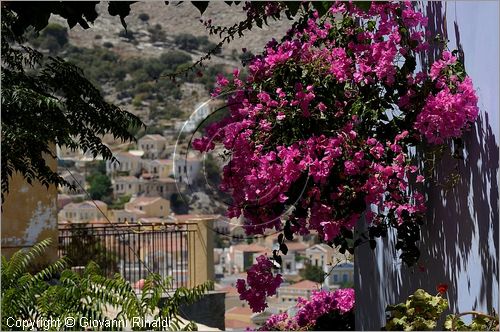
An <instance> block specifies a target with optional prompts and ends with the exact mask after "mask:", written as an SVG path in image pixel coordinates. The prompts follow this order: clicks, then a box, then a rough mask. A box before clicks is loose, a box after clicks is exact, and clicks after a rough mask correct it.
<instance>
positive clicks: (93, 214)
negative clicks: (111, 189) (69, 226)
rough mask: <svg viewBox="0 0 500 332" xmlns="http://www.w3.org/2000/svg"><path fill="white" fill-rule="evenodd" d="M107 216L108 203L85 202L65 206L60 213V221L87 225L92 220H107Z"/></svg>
mask: <svg viewBox="0 0 500 332" xmlns="http://www.w3.org/2000/svg"><path fill="white" fill-rule="evenodd" d="M96 205H97V206H96ZM101 211H102V212H101ZM107 215H108V205H107V204H106V203H104V202H102V201H84V202H81V203H69V204H67V205H65V206H64V208H63V209H62V210H61V211H59V221H63V220H66V221H70V222H72V223H87V222H89V221H92V220H98V219H102V218H105V217H107Z"/></svg>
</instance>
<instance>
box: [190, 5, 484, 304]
mask: <svg viewBox="0 0 500 332" xmlns="http://www.w3.org/2000/svg"><path fill="white" fill-rule="evenodd" d="M270 10H271V9H270ZM338 16H341V21H340V22H339V19H338ZM323 18H325V19H324V20H323ZM323 18H322V19H321V20H320V19H319V17H318V13H316V12H314V13H311V15H310V18H309V19H308V20H307V22H306V24H305V26H302V27H300V28H299V27H294V28H293V29H291V30H290V31H289V32H288V34H287V37H286V38H285V39H284V40H283V41H282V42H277V41H276V40H272V41H270V42H269V43H268V44H267V46H266V48H265V51H264V53H263V54H262V55H261V56H257V57H255V58H254V59H253V60H252V61H251V62H250V64H249V66H248V71H249V73H248V77H247V78H246V79H245V80H242V79H240V76H239V71H237V70H235V71H234V73H233V75H232V77H225V76H222V75H220V76H219V77H218V78H217V82H218V86H217V87H216V89H215V91H214V96H217V95H220V94H222V93H228V95H229V97H228V98H227V105H228V109H229V112H230V114H229V116H228V117H226V118H224V119H223V120H221V121H219V122H217V123H214V124H212V125H210V126H208V127H207V128H206V132H205V136H204V137H202V138H199V139H195V140H194V141H193V146H194V147H195V148H196V149H198V150H200V151H209V150H212V149H214V148H215V146H216V144H220V145H222V147H223V148H224V149H225V150H226V151H229V152H230V155H231V159H230V160H229V161H228V162H227V164H226V165H225V166H224V168H223V180H222V183H221V186H220V189H221V190H222V191H224V192H227V193H229V194H230V195H231V197H232V204H231V206H230V207H229V208H228V211H227V214H228V216H229V217H240V216H243V217H244V218H243V219H244V222H245V224H244V229H245V231H246V232H247V234H262V233H264V232H265V231H266V230H268V229H276V230H282V229H283V222H285V223H288V224H289V226H290V229H291V231H292V232H293V233H296V234H308V233H309V232H311V231H314V232H317V233H318V234H319V236H320V238H321V239H322V240H323V241H325V242H328V243H332V242H333V241H334V240H335V239H336V238H338V237H339V236H340V234H341V230H342V229H343V228H346V229H352V228H353V226H354V224H355V222H356V221H357V220H358V219H359V216H360V215H361V214H363V213H365V215H366V218H367V220H368V222H370V223H371V224H370V225H372V226H376V225H379V224H385V225H388V226H391V227H396V228H397V227H399V226H401V225H403V224H404V223H415V221H416V220H418V218H419V217H421V215H422V213H423V212H424V210H425V206H424V203H425V201H424V196H423V195H422V194H421V193H420V192H418V190H415V189H414V188H412V189H411V190H410V188H409V183H410V181H411V180H412V179H416V180H417V181H416V182H417V183H421V182H424V180H425V179H424V178H423V176H422V175H418V174H415V173H417V172H418V169H417V168H416V167H415V166H412V165H411V158H410V157H409V154H408V146H410V145H411V144H415V142H418V141H419V139H420V136H421V135H423V136H425V137H426V138H427V141H428V142H430V143H442V142H443V141H444V140H445V139H447V138H450V137H459V136H460V135H461V134H462V132H463V130H464V129H465V128H466V127H467V125H468V124H470V123H471V122H473V121H474V120H475V119H476V117H477V114H478V109H477V106H476V104H477V97H476V95H475V92H474V89H473V87H472V83H471V80H470V79H469V78H468V77H466V76H463V73H459V72H458V71H459V70H458V66H457V59H456V58H455V57H454V56H453V55H452V54H451V53H449V52H445V53H443V57H442V59H440V60H438V61H436V63H435V64H434V65H433V66H432V68H431V70H430V73H426V72H420V73H413V72H411V71H410V72H404V73H403V67H404V68H406V67H405V66H403V67H402V66H401V64H400V62H401V59H407V60H406V61H408V62H409V63H411V61H410V60H412V59H413V61H414V60H415V55H416V53H417V52H419V51H421V50H425V49H426V48H427V46H428V45H427V42H426V40H425V36H426V33H425V30H424V27H425V26H426V24H427V19H426V18H425V17H424V16H423V15H422V14H421V13H419V12H417V11H415V10H414V8H413V7H412V5H411V3H410V2H404V3H400V2H394V3H386V2H373V3H372V4H371V7H370V9H369V10H368V11H366V12H365V11H363V10H361V9H359V8H358V7H357V6H356V5H355V4H353V3H346V2H336V3H334V4H333V5H332V7H331V8H330V10H329V12H328V14H326V17H323ZM354 22H361V23H362V24H361V25H357V24H354ZM405 64H406V63H405ZM410 67H411V66H410ZM395 84H396V85H395ZM394 86H397V87H398V88H394ZM429 86H432V91H431V93H429V89H428V87H429ZM391 94H392V95H391ZM416 105H420V106H416ZM422 105H423V106H422ZM416 107H420V109H417V108H416ZM409 115H410V116H409ZM415 115H416V120H414V119H415ZM292 207H293V208H292ZM285 215H286V220H282V219H285V217H284V216H285ZM262 257H263V256H262ZM269 264H271V262H270V261H268V260H267V261H266V260H265V259H264V258H260V260H259V262H258V263H257V265H256V266H254V267H253V268H252V269H251V272H250V271H249V275H248V278H249V279H248V283H245V282H244V281H239V283H238V290H239V292H240V294H242V295H241V296H242V299H246V300H248V301H249V302H250V303H251V306H252V308H254V309H256V310H263V308H265V297H266V296H267V295H269V294H274V293H275V289H276V288H275V287H277V284H279V282H278V280H281V278H280V277H278V276H277V277H273V276H272V272H270V269H271V268H270V267H268V266H270V265H269ZM265 271H267V272H265ZM273 278H274V279H273ZM264 279H265V280H266V282H262V284H260V282H261V281H262V280H264ZM256 280H260V281H259V282H257V281H256ZM273 280H274V281H273ZM271 281H273V282H271Z"/></svg>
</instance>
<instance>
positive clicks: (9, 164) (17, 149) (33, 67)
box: [1, 7, 142, 197]
mask: <svg viewBox="0 0 500 332" xmlns="http://www.w3.org/2000/svg"><path fill="white" fill-rule="evenodd" d="M19 19H20V18H19V17H18V16H16V15H15V14H14V13H13V12H12V11H9V10H8V9H7V8H5V7H4V8H2V36H1V50H2V58H3V61H2V76H1V84H2V161H3V165H2V166H3V167H2V197H3V195H4V194H5V193H6V192H8V188H9V179H10V177H11V176H12V175H13V174H14V173H15V172H19V173H20V174H22V175H23V176H24V177H25V178H26V180H27V182H28V183H30V184H31V183H32V182H33V181H34V180H38V181H40V182H41V183H42V184H43V185H45V186H47V187H48V186H49V185H50V184H56V185H69V183H67V182H66V181H65V180H64V179H63V178H62V177H60V176H59V175H58V174H57V173H56V172H54V170H52V169H51V168H50V167H49V166H48V164H47V163H46V160H45V158H46V157H47V156H50V157H52V158H55V157H56V154H55V149H54V148H53V144H55V145H59V146H67V147H68V148H71V149H82V150H83V151H85V152H90V153H91V154H92V155H93V156H94V157H96V156H97V155H101V156H103V158H104V159H111V160H114V157H113V155H112V152H111V150H110V149H109V148H108V147H107V146H106V145H104V144H103V142H102V140H101V137H102V136H103V135H104V134H107V133H110V134H111V135H113V136H114V137H115V138H116V139H119V140H122V141H128V140H134V137H133V136H132V135H131V134H130V133H129V131H128V128H129V127H131V126H132V127H138V126H141V125H142V122H141V121H140V119H139V118H138V117H136V116H135V115H133V114H131V113H128V112H125V111H123V110H121V109H120V108H119V107H117V106H115V105H112V104H110V103H108V102H106V101H105V100H104V98H103V97H102V95H101V93H100V92H99V90H97V89H96V88H95V87H94V86H93V85H92V83H91V82H89V81H88V80H87V78H86V77H85V76H84V75H83V73H82V71H81V69H79V68H78V67H76V66H74V65H72V64H70V63H68V62H66V61H64V60H62V59H61V58H57V57H48V58H44V57H43V55H42V54H41V53H39V52H38V51H36V50H34V49H32V48H30V47H27V46H24V45H23V42H24V38H23V32H24V30H22V31H16V29H18V26H19Z"/></svg>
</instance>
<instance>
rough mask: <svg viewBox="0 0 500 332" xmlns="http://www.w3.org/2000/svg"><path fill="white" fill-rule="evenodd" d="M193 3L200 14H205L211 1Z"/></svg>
mask: <svg viewBox="0 0 500 332" xmlns="http://www.w3.org/2000/svg"><path fill="white" fill-rule="evenodd" d="M191 3H192V4H193V6H195V7H196V8H197V9H198V10H199V11H200V14H201V15H203V13H204V12H205V10H206V9H207V7H208V3H209V2H208V1H191Z"/></svg>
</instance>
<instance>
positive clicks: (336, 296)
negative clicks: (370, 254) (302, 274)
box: [259, 288, 355, 331]
mask: <svg viewBox="0 0 500 332" xmlns="http://www.w3.org/2000/svg"><path fill="white" fill-rule="evenodd" d="M354 302H355V297H354V290H353V289H352V288H344V289H339V290H336V291H334V292H327V291H323V290H322V291H315V292H313V293H312V294H311V299H310V300H306V299H304V298H299V299H298V302H297V305H296V309H297V313H296V314H295V316H291V317H290V316H289V315H288V314H287V313H282V314H278V315H272V316H271V317H269V318H268V320H267V321H266V323H265V324H264V325H263V326H262V327H261V328H260V329H259V330H260V331H277V330H285V331H305V330H311V329H312V328H313V327H314V324H315V323H316V320H317V319H318V318H319V317H321V316H322V315H325V314H328V313H331V312H333V311H338V312H339V313H340V314H346V313H348V312H352V311H353V310H354Z"/></svg>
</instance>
